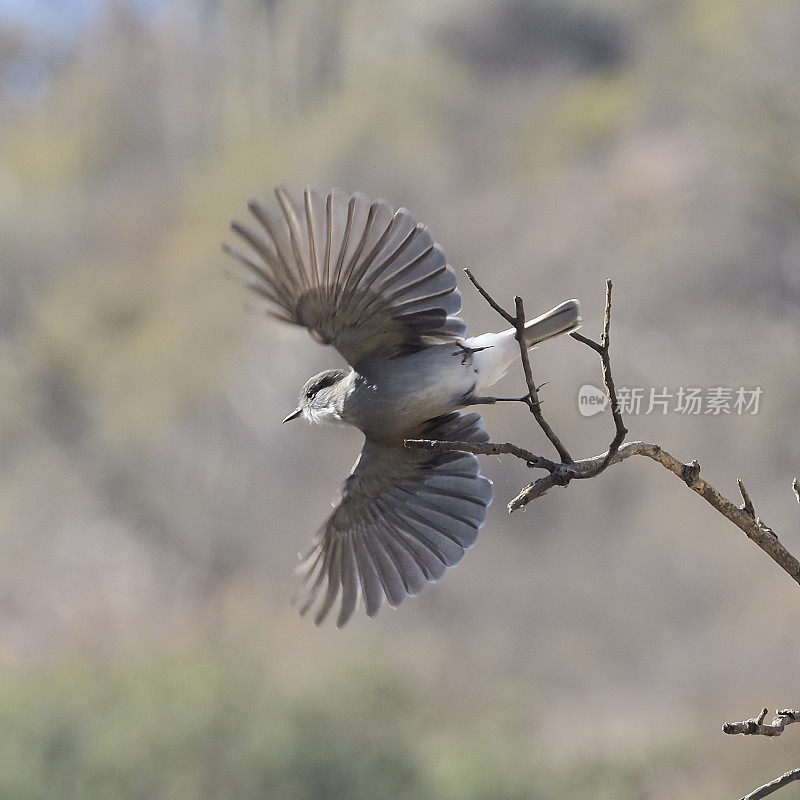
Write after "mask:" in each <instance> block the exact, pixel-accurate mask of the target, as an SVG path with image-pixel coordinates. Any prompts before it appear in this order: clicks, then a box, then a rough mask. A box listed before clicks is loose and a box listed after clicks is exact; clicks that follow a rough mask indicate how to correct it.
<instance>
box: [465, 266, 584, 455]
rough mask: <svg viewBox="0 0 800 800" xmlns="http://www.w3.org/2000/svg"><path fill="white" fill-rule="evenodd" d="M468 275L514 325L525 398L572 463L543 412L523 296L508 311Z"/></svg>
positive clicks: (482, 295)
mask: <svg viewBox="0 0 800 800" xmlns="http://www.w3.org/2000/svg"><path fill="white" fill-rule="evenodd" d="M464 272H465V273H466V275H467V277H468V278H469V279H470V281H471V282H472V285H473V286H474V287H475V288H476V289H477V290H478V292H479V293H480V295H481V297H483V299H484V300H486V302H487V303H488V304H489V305H490V306H491V307H492V308H493V309H494V310H495V311H496V312H497V313H498V314H499V315H500V316H501V317H502V318H503V319H504V320H505V321H506V322H508V323H510V324H511V325H513V326H514V331H515V338H516V340H517V342H518V343H519V357H520V361H521V362H522V369H523V372H524V373H525V384H526V386H527V387H528V394H527V397H526V398H525V400H526V402H527V405H528V408H529V409H530V412H531V414H533V417H534V419H535V420H536V422H537V424H538V425H539V427H540V428H541V429H542V431H543V432H544V435H545V436H546V437H547V438H548V439H549V440H550V443H551V444H552V445H553V447H554V448H555V449H556V452H557V453H558V457H559V458H560V459H561V461H562V462H563V463H566V464H571V463H572V456H571V455H570V453H569V450H567V448H566V447H565V446H564V444H563V442H562V441H561V439H559V437H558V435H557V434H556V432H555V431H554V430H553V429H552V428H551V427H550V424H549V423H548V422H547V420H546V419H545V418H544V415H543V414H542V408H541V403H540V402H539V392H538V390H537V388H536V383H535V382H534V380H533V371H532V370H531V361H530V358H529V356H528V344H527V342H526V341H525V322H526V320H525V307H524V304H523V302H522V298H521V297H519V296H518V295H517V296H516V297H515V298H514V310H515V313H514V314H510V313H509V312H508V311H506V310H505V309H504V308H503V307H502V306H501V305H500V304H499V303H498V302H497V301H496V300H495V299H494V298H493V297H492V296H491V295H490V294H489V292H487V291H486V289H484V288H483V286H481V284H480V283H479V282H478V279H477V278H476V277H475V276H474V275H473V274H472V273H471V272H470V271H469V270H468V269H465V270H464Z"/></svg>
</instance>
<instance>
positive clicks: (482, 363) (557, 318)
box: [466, 300, 581, 395]
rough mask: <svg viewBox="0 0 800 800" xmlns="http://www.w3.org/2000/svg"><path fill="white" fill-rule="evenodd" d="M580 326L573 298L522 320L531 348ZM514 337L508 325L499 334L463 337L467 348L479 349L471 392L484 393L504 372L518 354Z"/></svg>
mask: <svg viewBox="0 0 800 800" xmlns="http://www.w3.org/2000/svg"><path fill="white" fill-rule="evenodd" d="M580 326H581V305H580V303H579V302H578V301H577V300H566V301H564V302H563V303H561V304H559V305H557V306H556V307H555V308H551V309H550V310H549V311H546V312H545V313H544V314H542V315H541V316H538V317H536V319H532V320H531V321H530V322H528V323H526V324H525V340H526V343H527V345H528V347H533V346H534V345H536V344H539V342H544V341H546V340H547V339H552V338H553V337H554V336H558V335H560V334H562V333H571V332H572V331H574V330H577V329H578V328H579V327H580ZM515 336H516V331H515V330H514V328H509V329H508V330H505V331H502V332H501V333H484V334H482V335H481V336H473V337H472V338H471V339H467V341H466V345H467V347H470V348H472V349H474V350H478V351H479V352H477V353H475V355H474V360H473V364H474V366H475V368H476V369H477V375H476V378H477V383H476V386H475V394H477V395H482V394H484V393H485V392H486V390H487V389H488V388H489V387H490V386H491V385H492V384H494V383H496V382H497V381H499V380H500V378H502V377H503V375H505V374H506V370H507V369H508V367H509V365H510V364H511V362H512V361H513V360H514V359H515V358H516V357H517V356H518V355H519V345H518V344H517V340H516V338H515ZM481 348H484V349H481Z"/></svg>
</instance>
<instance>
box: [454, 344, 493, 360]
mask: <svg viewBox="0 0 800 800" xmlns="http://www.w3.org/2000/svg"><path fill="white" fill-rule="evenodd" d="M456 347H457V348H458V350H456V351H455V353H451V355H454V356H459V355H460V356H461V363H462V364H466V363H467V362H468V361H469V360H470V359H471V358H472V356H473V354H474V353H480V352H481V350H488V349H489V346H488V345H487V346H486V347H467V345H465V344H464V343H463V342H456Z"/></svg>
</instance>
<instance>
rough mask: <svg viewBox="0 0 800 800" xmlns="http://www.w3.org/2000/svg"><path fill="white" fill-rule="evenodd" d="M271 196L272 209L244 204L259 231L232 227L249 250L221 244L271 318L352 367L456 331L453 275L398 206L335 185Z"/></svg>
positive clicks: (459, 328) (459, 327)
mask: <svg viewBox="0 0 800 800" xmlns="http://www.w3.org/2000/svg"><path fill="white" fill-rule="evenodd" d="M275 195H276V198H277V211H274V210H272V209H269V208H265V207H264V206H262V205H260V204H259V203H258V202H256V201H251V202H250V203H249V204H248V208H249V209H250V212H251V213H252V215H253V217H254V218H255V220H256V222H257V223H258V225H259V228H260V229H259V230H258V231H254V230H252V229H250V228H249V227H247V226H246V225H242V224H240V223H238V222H234V223H232V225H231V228H232V230H233V232H234V233H235V234H236V235H237V236H238V237H239V238H240V239H241V241H242V242H243V243H244V244H245V245H246V247H247V249H248V251H247V252H245V253H239V252H237V251H236V250H233V249H232V248H230V247H228V246H227V245H226V246H224V248H223V249H224V250H225V252H226V253H228V254H229V255H231V256H233V258H235V259H236V260H237V261H238V262H239V263H240V264H241V265H242V266H243V267H244V268H245V270H246V272H247V273H249V276H250V277H249V279H248V280H247V281H246V285H247V286H248V287H249V288H250V289H252V290H253V291H255V292H256V293H257V294H259V295H260V296H261V297H263V298H264V299H265V300H266V301H267V302H268V303H269V304H270V305H272V306H273V307H276V308H275V311H276V312H277V313H276V316H277V318H279V319H282V320H286V321H289V322H291V323H292V324H295V325H302V326H305V327H307V328H308V329H309V331H310V332H311V334H312V335H313V336H314V337H315V338H316V339H317V340H319V341H321V342H323V343H325V344H333V345H334V346H335V347H336V348H337V349H338V350H339V351H340V352H341V353H342V355H343V356H344V357H345V358H346V359H347V360H348V361H349V362H350V363H351V364H353V365H354V366H356V365H357V364H358V363H359V362H360V361H361V360H362V359H364V358H366V357H368V356H370V355H372V354H377V353H380V354H381V355H382V356H385V357H391V356H393V355H396V354H398V353H408V352H413V351H414V350H418V349H421V348H423V347H427V346H430V345H432V344H439V343H442V342H448V341H456V340H458V339H460V338H462V337H463V335H464V333H465V326H464V324H463V322H462V321H461V320H460V319H459V318H458V316H457V315H458V313H459V311H460V310H461V295H460V294H459V292H458V289H457V287H456V277H455V273H454V272H453V270H452V268H451V267H450V266H449V265H448V264H447V261H446V259H445V256H444V253H443V252H442V249H441V248H440V247H439V246H438V245H437V244H436V243H435V242H434V241H433V238H432V237H431V235H430V232H429V231H428V229H427V227H425V226H424V225H421V224H418V223H417V221H416V220H415V219H414V218H413V217H412V216H411V214H410V213H409V212H408V211H407V210H406V209H402V208H401V209H399V210H398V211H395V210H394V209H393V208H392V206H391V205H389V203H387V202H386V201H385V200H374V201H373V200H370V199H369V198H368V197H366V195H364V194H361V193H360V192H356V193H354V194H351V195H348V194H346V193H345V192H342V191H340V190H337V189H333V190H331V191H330V192H329V193H328V194H327V195H325V196H324V197H323V195H322V194H320V193H319V192H317V191H315V190H314V189H311V188H306V190H305V191H304V193H303V197H302V200H301V202H296V201H295V200H294V198H293V197H292V196H291V195H290V194H289V192H288V191H287V190H286V189H284V188H283V187H280V186H279V187H277V188H276V189H275Z"/></svg>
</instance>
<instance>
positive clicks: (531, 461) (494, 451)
mask: <svg viewBox="0 0 800 800" xmlns="http://www.w3.org/2000/svg"><path fill="white" fill-rule="evenodd" d="M403 444H405V446H406V447H409V448H411V449H412V450H429V451H431V452H433V453H453V452H459V453H474V454H475V455H479V456H499V455H504V454H505V455H512V456H516V457H517V458H520V459H522V460H523V461H524V462H525V463H526V464H527V465H528V466H529V467H539V468H541V469H546V470H555V469H556V468H557V467H558V464H556V462H555V461H550V460H549V459H547V458H542V457H541V456H537V455H536V454H535V453H531V451H530V450H525V449H524V448H522V447H517V445H515V444H510V443H509V442H506V443H504V444H499V443H496V442H486V443H480V442H451V441H448V442H443V441H440V440H438V439H406V440H405V441H404V442H403Z"/></svg>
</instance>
